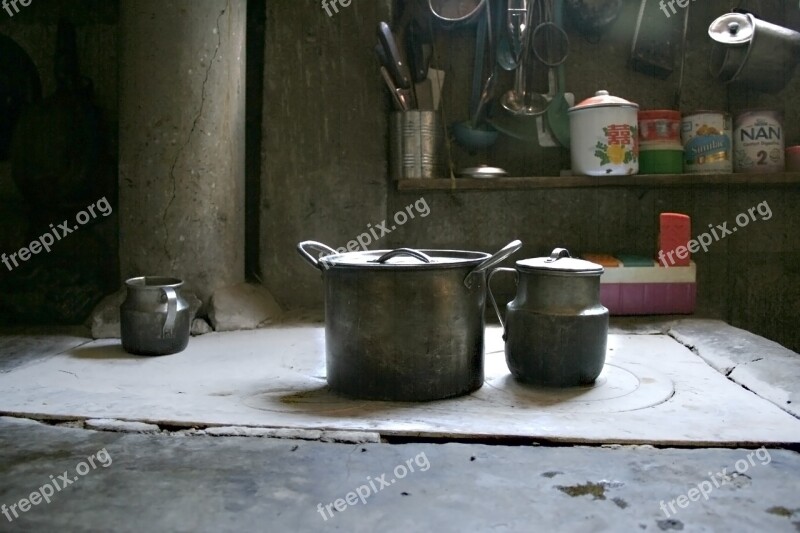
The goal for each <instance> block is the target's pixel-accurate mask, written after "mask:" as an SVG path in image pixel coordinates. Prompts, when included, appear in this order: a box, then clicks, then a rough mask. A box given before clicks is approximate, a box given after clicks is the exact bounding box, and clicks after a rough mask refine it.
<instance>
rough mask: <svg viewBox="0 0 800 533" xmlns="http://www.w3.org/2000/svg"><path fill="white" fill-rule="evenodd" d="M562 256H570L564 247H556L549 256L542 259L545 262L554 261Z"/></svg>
mask: <svg viewBox="0 0 800 533" xmlns="http://www.w3.org/2000/svg"><path fill="white" fill-rule="evenodd" d="M564 257H571V256H570V255H569V251H568V250H567V249H566V248H556V249H555V250H553V253H551V254H550V257H548V258H547V259H545V260H544V262H545V263H555V262H556V261H558V260H559V259H561V258H564Z"/></svg>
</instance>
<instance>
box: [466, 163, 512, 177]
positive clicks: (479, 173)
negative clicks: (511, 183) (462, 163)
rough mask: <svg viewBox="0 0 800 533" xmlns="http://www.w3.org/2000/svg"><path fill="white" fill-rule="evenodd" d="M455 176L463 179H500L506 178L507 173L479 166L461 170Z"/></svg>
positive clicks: (500, 169) (498, 169)
mask: <svg viewBox="0 0 800 533" xmlns="http://www.w3.org/2000/svg"><path fill="white" fill-rule="evenodd" d="M456 175H457V176H459V177H463V178H502V177H505V176H508V172H506V171H505V170H503V169H502V168H498V167H490V166H488V165H480V166H477V167H470V168H464V169H461V170H459V171H458V173H457V174H456Z"/></svg>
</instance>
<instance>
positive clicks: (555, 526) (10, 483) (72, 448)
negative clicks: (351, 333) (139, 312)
mask: <svg viewBox="0 0 800 533" xmlns="http://www.w3.org/2000/svg"><path fill="white" fill-rule="evenodd" d="M102 450H105V453H107V454H108V456H109V457H110V458H111V464H109V466H108V467H107V468H106V467H103V466H102V465H96V467H95V468H88V467H81V466H80V463H88V460H87V458H88V457H90V456H93V455H96V454H98V452H100V451H102ZM748 455H750V456H752V457H753V458H754V460H753V461H752V462H748V461H747V458H748ZM742 461H744V463H742ZM737 464H738V466H739V467H741V468H742V470H743V471H742V475H739V476H736V477H733V476H729V477H730V481H728V482H725V483H722V482H719V483H718V485H719V486H715V485H714V484H713V483H711V481H709V480H710V478H709V475H710V474H716V473H718V472H722V471H723V470H726V471H727V472H728V473H733V472H735V471H736V468H737ZM411 468H413V471H411ZM79 469H80V470H79ZM0 470H2V472H3V481H4V483H3V484H2V485H0V503H2V504H5V505H6V506H10V505H12V504H18V502H19V501H20V500H21V499H23V498H26V499H29V498H30V494H31V493H32V492H35V491H38V489H39V487H41V486H42V485H43V484H45V483H48V482H49V479H48V478H49V476H50V475H53V476H55V477H58V476H59V475H60V474H62V473H63V472H67V473H68V475H69V476H72V477H73V480H72V483H71V484H70V485H69V486H66V487H64V488H63V490H61V491H58V492H56V493H55V495H54V496H53V497H52V498H51V502H50V503H49V504H48V503H45V502H40V503H39V504H38V505H36V506H30V507H29V509H28V510H27V511H26V512H20V511H19V507H17V508H16V509H15V510H16V511H17V514H18V515H19V516H18V517H17V518H14V517H13V514H10V516H11V517H12V521H11V522H7V520H6V518H4V517H3V516H2V515H0V524H2V529H3V530H4V531H44V530H53V529H55V528H65V529H68V530H70V531H108V530H110V529H113V530H114V531H121V532H124V531H141V530H146V531H154V532H160V531H187V532H188V531H200V532H205V531H209V532H211V531H214V532H216V531H262V530H269V531H281V530H286V531H327V530H342V531H354V532H361V531H364V532H373V531H420V530H433V531H442V532H450V531H515V532H516V531H520V532H522V531H531V530H537V531H567V532H569V531H575V532H584V531H669V530H675V531H787V532H789V531H796V530H797V528H798V527H800V498H799V497H798V495H797V478H798V475H800V455H799V454H797V453H796V452H793V451H788V450H777V449H769V450H767V449H760V450H745V449H726V450H722V449H702V450H680V449H655V448H652V447H650V446H610V447H594V448H591V447H569V446H565V447H554V448H551V447H539V446H502V445H496V446H488V445H480V444H469V445H468V444H433V443H410V444H401V445H390V444H381V443H369V444H335V443H328V444H326V443H320V442H309V441H302V440H277V439H269V438H264V439H252V438H237V437H209V436H201V437H196V438H180V437H174V436H163V435H142V434H126V433H118V432H96V431H88V430H82V429H71V428H63V427H50V426H46V425H43V424H39V423H36V422H33V421H28V420H19V419H9V418H0ZM82 472H85V474H82ZM73 473H78V474H82V475H79V476H77V475H76V476H74V475H73ZM706 481H708V483H704V482H706ZM370 482H372V483H370ZM373 487H374V490H373ZM701 489H702V490H703V491H704V495H703V494H701V493H700V490H701ZM357 491H360V492H359V494H364V500H363V501H362V500H361V498H360V497H359V496H358V495H357V494H356V492H357ZM350 493H352V494H353V495H352V496H349V495H350ZM351 502H354V503H351ZM326 506H328V508H329V509H330V512H328V511H327V510H326ZM672 509H674V511H675V512H672Z"/></svg>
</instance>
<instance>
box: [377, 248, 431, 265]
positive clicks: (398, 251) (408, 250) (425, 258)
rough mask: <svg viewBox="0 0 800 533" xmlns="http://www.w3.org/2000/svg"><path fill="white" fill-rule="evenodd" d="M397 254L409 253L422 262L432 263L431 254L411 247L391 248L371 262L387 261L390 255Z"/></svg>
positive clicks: (395, 255)
mask: <svg viewBox="0 0 800 533" xmlns="http://www.w3.org/2000/svg"><path fill="white" fill-rule="evenodd" d="M398 255H409V256H411V257H415V258H417V259H419V260H420V261H422V262H423V263H433V259H431V256H429V255H427V254H424V253H422V252H420V251H419V250H412V249H411V248H398V249H396V250H392V251H390V252H386V253H385V254H383V255H382V256H380V257H379V258H377V259H373V260H372V261H371V262H372V263H381V264H383V263H385V262H386V261H388V260H389V259H391V258H392V257H397V256H398Z"/></svg>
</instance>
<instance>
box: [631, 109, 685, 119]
mask: <svg viewBox="0 0 800 533" xmlns="http://www.w3.org/2000/svg"><path fill="white" fill-rule="evenodd" d="M639 120H676V121H680V120H681V112H680V111H675V110H672V109H646V110H640V111H639Z"/></svg>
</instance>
